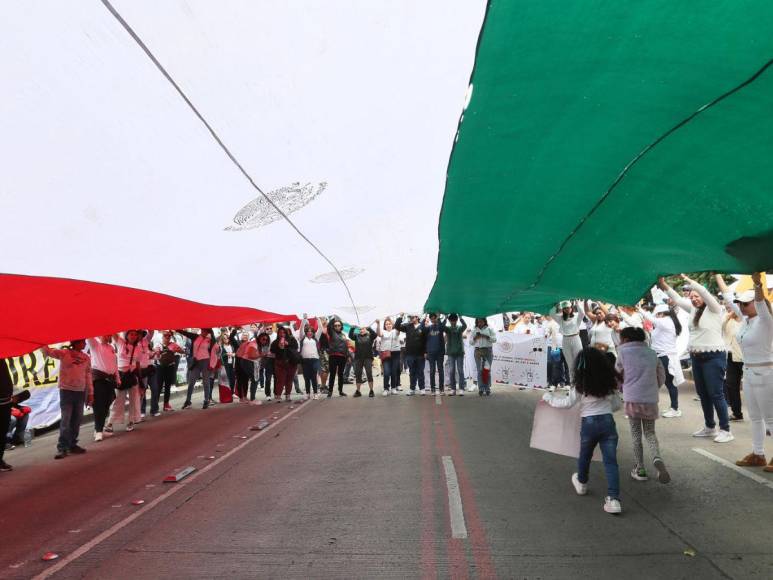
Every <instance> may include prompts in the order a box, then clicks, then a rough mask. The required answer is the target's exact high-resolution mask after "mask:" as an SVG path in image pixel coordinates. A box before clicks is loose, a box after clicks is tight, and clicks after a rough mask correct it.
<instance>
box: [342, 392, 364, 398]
mask: <svg viewBox="0 0 773 580" xmlns="http://www.w3.org/2000/svg"><path fill="white" fill-rule="evenodd" d="M342 395H343V394H342ZM354 396H355V397H362V393H361V392H360V391H354Z"/></svg>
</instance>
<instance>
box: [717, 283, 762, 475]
mask: <svg viewBox="0 0 773 580" xmlns="http://www.w3.org/2000/svg"><path fill="white" fill-rule="evenodd" d="M752 281H753V282H754V290H747V291H746V292H741V293H740V294H736V295H733V293H732V292H730V291H729V289H728V288H727V286H725V284H724V281H723V282H722V284H720V289H721V290H722V293H723V295H724V296H725V302H726V303H727V304H728V306H729V307H730V308H732V309H733V310H734V311H735V312H736V313H737V314H739V315H740V316H743V322H741V326H740V327H739V329H738V334H737V335H736V338H737V340H738V344H739V345H740V347H741V352H742V353H743V360H744V374H743V390H744V393H746V407H747V410H748V411H749V417H750V418H751V421H752V452H751V453H750V454H749V455H747V456H746V457H744V458H743V459H740V460H739V461H736V465H740V466H742V467H762V466H765V471H768V472H771V473H773V461H771V462H770V464H769V465H766V460H765V447H764V446H765V429H766V427H767V429H769V430H770V429H773V314H771V310H770V302H768V301H767V299H766V298H765V294H764V292H763V289H762V276H761V275H760V274H759V273H757V274H753V275H752Z"/></svg>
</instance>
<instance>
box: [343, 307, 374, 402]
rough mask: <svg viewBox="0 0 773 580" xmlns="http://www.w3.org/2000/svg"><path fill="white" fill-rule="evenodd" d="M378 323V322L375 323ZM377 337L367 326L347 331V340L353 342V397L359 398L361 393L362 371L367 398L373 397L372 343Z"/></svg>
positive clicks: (354, 327)
mask: <svg viewBox="0 0 773 580" xmlns="http://www.w3.org/2000/svg"><path fill="white" fill-rule="evenodd" d="M377 322H378V321H377ZM377 337H378V335H377V334H376V331H375V330H373V329H372V328H370V327H369V326H360V327H356V326H352V327H351V328H350V329H349V338H350V339H351V340H353V341H354V380H355V382H356V384H357V390H356V391H355V392H354V396H355V397H361V396H362V393H361V392H360V388H361V387H362V384H363V380H362V371H363V369H364V370H365V375H366V377H367V379H368V387H369V388H370V392H369V393H368V396H369V397H373V396H374V393H373V343H375V342H376V338H377Z"/></svg>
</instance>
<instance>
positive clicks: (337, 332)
mask: <svg viewBox="0 0 773 580" xmlns="http://www.w3.org/2000/svg"><path fill="white" fill-rule="evenodd" d="M327 342H328V351H327V352H328V358H329V361H330V376H329V382H328V385H327V388H328V391H327V396H328V398H330V397H332V396H333V385H334V384H335V381H336V377H337V378H338V395H339V396H341V397H345V396H346V393H344V369H345V368H346V360H347V358H348V357H349V345H348V343H347V341H346V335H345V334H344V323H343V322H341V321H340V320H339V319H338V318H335V319H333V320H330V321H329V322H328V325H327Z"/></svg>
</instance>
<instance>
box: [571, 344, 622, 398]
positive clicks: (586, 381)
mask: <svg viewBox="0 0 773 580" xmlns="http://www.w3.org/2000/svg"><path fill="white" fill-rule="evenodd" d="M617 380H618V375H617V372H616V371H615V367H614V365H613V364H612V361H611V360H610V359H609V358H608V357H607V356H606V355H605V354H604V353H603V352H601V351H600V350H598V349H595V348H592V347H586V348H584V349H582V352H580V354H579V355H578V356H577V361H576V365H575V371H574V388H575V389H576V390H577V392H578V393H580V394H583V395H588V396H591V397H597V398H599V399H601V398H604V397H606V396H607V395H611V394H612V393H614V392H615V391H616V390H617Z"/></svg>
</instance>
